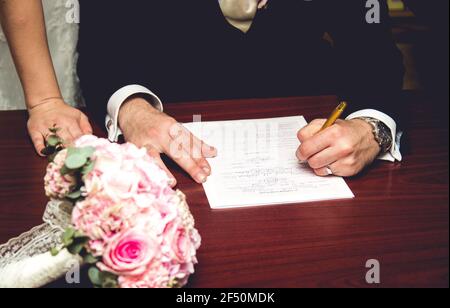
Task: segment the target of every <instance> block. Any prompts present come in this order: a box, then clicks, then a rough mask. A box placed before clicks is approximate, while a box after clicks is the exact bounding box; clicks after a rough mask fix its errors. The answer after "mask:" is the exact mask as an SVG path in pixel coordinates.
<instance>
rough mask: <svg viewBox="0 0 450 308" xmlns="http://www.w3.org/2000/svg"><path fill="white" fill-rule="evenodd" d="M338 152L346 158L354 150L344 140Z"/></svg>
mask: <svg viewBox="0 0 450 308" xmlns="http://www.w3.org/2000/svg"><path fill="white" fill-rule="evenodd" d="M340 151H341V153H342V154H344V155H345V156H348V155H350V154H352V153H353V151H354V148H353V145H352V144H351V143H350V142H348V141H346V140H345V141H342V142H341V144H340Z"/></svg>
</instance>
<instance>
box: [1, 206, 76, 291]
mask: <svg viewBox="0 0 450 308" xmlns="http://www.w3.org/2000/svg"><path fill="white" fill-rule="evenodd" d="M70 213H71V205H70V204H68V203H64V202H61V201H56V200H54V201H50V202H49V203H48V204H47V207H46V210H45V213H44V217H43V221H44V224H42V225H40V226H37V227H34V228H33V229H31V230H30V231H28V232H25V233H23V234H22V235H20V236H19V237H17V238H14V239H11V240H10V241H9V242H8V243H6V244H4V245H1V246H0V287H39V286H43V285H45V284H47V283H49V282H51V281H53V280H55V279H57V278H59V277H60V276H61V275H63V274H64V273H65V271H67V270H68V269H69V268H70V267H69V265H70V264H73V261H74V260H78V258H76V257H74V256H72V255H70V254H69V253H67V252H63V253H61V254H60V255H59V256H58V257H52V256H51V255H50V253H49V251H50V250H51V249H52V248H54V247H60V246H61V236H62V234H63V232H64V230H65V229H66V228H67V227H68V226H70V220H71V215H70Z"/></svg>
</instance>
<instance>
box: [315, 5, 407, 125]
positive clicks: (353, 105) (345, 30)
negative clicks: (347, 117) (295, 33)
mask: <svg viewBox="0 0 450 308" xmlns="http://www.w3.org/2000/svg"><path fill="white" fill-rule="evenodd" d="M378 2H379V4H380V9H381V14H380V17H381V19H380V23H379V24H376V23H372V24H370V23H368V22H367V20H366V15H367V12H368V11H369V10H370V8H367V7H366V1H361V0H346V1H327V2H324V3H326V7H324V8H323V12H326V13H325V14H326V24H327V29H326V31H327V32H328V33H329V34H330V35H331V37H332V39H333V43H334V48H335V50H336V53H335V54H336V57H337V59H335V63H336V64H337V65H338V70H337V71H338V72H339V73H338V76H337V79H338V82H339V94H340V96H341V97H342V99H346V100H349V102H350V110H349V112H352V111H356V110H361V109H376V110H379V111H382V112H385V113H386V114H388V115H390V116H391V117H392V118H394V120H396V121H397V123H398V124H399V125H401V123H402V114H401V113H400V112H398V110H399V109H400V108H399V106H400V101H399V100H400V99H401V97H400V96H401V95H400V94H401V90H402V85H403V77H404V67H403V60H402V55H401V53H400V51H399V50H398V48H397V46H396V45H395V42H394V40H393V37H392V32H391V20H390V17H389V12H388V7H387V3H386V1H385V0H380V1H378Z"/></svg>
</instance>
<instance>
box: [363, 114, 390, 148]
mask: <svg viewBox="0 0 450 308" xmlns="http://www.w3.org/2000/svg"><path fill="white" fill-rule="evenodd" d="M362 119H363V120H364V121H366V122H367V123H369V124H370V125H372V127H373V135H374V137H375V140H376V141H377V142H378V145H379V146H380V148H381V152H382V153H387V152H389V151H390V150H391V148H392V143H393V140H392V132H391V130H390V129H389V127H387V125H386V124H384V123H383V122H381V121H380V120H377V119H374V118H362Z"/></svg>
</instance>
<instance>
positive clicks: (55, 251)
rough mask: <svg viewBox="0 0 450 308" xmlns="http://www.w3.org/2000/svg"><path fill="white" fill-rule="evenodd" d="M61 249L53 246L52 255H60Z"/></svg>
mask: <svg viewBox="0 0 450 308" xmlns="http://www.w3.org/2000/svg"><path fill="white" fill-rule="evenodd" d="M59 252H60V251H59V249H58V248H56V247H53V248H52V249H51V250H50V253H51V255H52V257H56V256H57V255H59Z"/></svg>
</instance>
